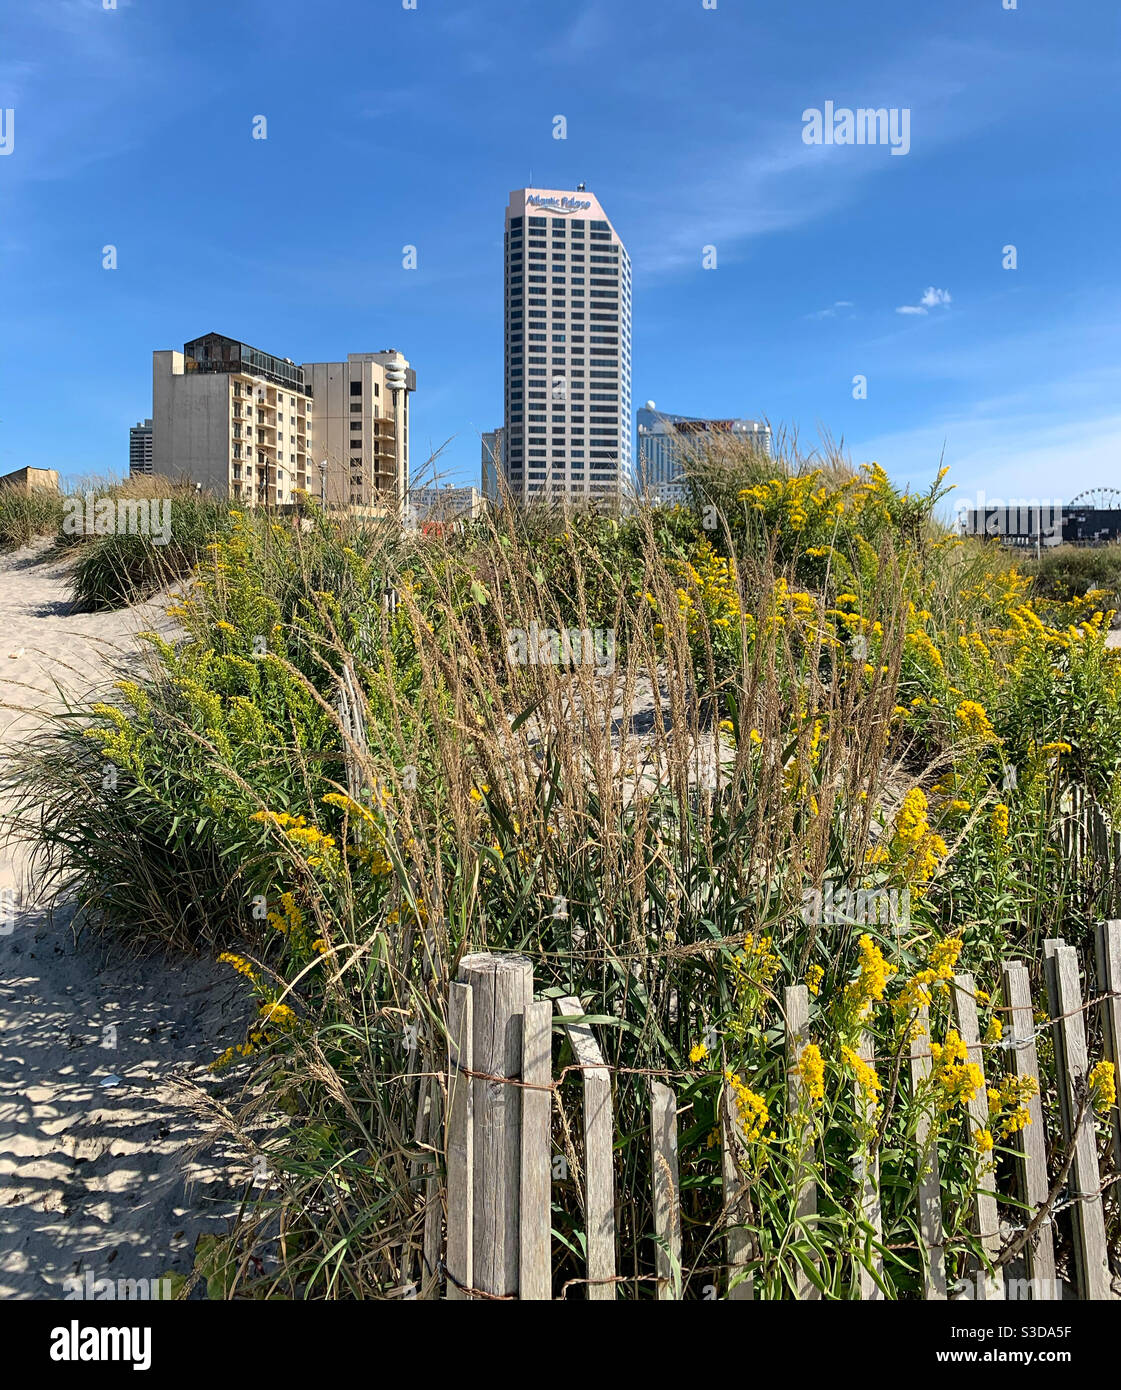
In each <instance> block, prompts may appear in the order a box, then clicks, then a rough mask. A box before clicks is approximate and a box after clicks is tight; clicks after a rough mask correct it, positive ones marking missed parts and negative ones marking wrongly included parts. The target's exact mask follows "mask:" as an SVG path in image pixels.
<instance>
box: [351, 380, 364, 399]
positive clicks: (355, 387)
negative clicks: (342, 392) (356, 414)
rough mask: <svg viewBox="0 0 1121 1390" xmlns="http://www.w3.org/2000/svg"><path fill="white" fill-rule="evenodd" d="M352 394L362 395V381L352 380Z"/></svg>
mask: <svg viewBox="0 0 1121 1390" xmlns="http://www.w3.org/2000/svg"><path fill="white" fill-rule="evenodd" d="M350 394H351V395H352V396H360V395H361V394H362V383H361V382H360V381H352V382H351V383H350Z"/></svg>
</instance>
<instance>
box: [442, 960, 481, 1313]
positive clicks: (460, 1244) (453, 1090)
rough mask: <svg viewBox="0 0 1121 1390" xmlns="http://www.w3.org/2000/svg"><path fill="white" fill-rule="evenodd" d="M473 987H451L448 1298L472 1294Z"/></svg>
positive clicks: (459, 1297) (448, 1137)
mask: <svg viewBox="0 0 1121 1390" xmlns="http://www.w3.org/2000/svg"><path fill="white" fill-rule="evenodd" d="M471 1025H472V1020H471V988H470V986H469V985H461V984H452V985H449V987H448V1129H447V1171H448V1211H447V1225H448V1252H447V1270H448V1298H449V1299H452V1300H458V1299H463V1298H469V1297H470V1295H469V1294H468V1293H466V1292H465V1290H467V1289H471V1288H474V1279H473V1277H472V1274H473V1271H472V1254H473V1240H472V1226H473V1224H474V1222H473V1218H474V1195H475V1194H474V1182H473V1181H472V1170H473V1167H474V1152H475V1130H474V1108H475V1107H474V1093H473V1090H472V1086H471V1078H470V1075H469V1073H470V1071H471V1069H472V1068H471V1033H472V1027H471Z"/></svg>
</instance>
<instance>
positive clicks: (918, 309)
mask: <svg viewBox="0 0 1121 1390" xmlns="http://www.w3.org/2000/svg"><path fill="white" fill-rule="evenodd" d="M952 298H953V296H952V295H951V294H950V291H949V290H936V289H935V288H934V286H933V285H931V286H930V287H929V289H925V290H923V293H922V298H921V299H920V300H919V302H918V303H917V304H900V306H899V308H898V309H896V311H895V312H896V313H897V314H925V313H926V311H927V310H928V309H934V308H936V307H937V306H938V305H939V304H940V305H942V307H943V308H945V307H946V306H947V305H948V304H950V302H951V301H952Z"/></svg>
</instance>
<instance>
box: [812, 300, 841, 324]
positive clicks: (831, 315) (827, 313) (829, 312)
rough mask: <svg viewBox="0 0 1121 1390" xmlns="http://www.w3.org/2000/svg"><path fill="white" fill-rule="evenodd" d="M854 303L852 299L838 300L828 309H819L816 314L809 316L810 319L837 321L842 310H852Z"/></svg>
mask: <svg viewBox="0 0 1121 1390" xmlns="http://www.w3.org/2000/svg"><path fill="white" fill-rule="evenodd" d="M852 307H853V303H852V300H851V299H836V300H834V301H833V303H832V304H830V306H829V308H828V309H818V310H817V311H816V312H815V313H812V314H807V315H806V318H808V319H835V318H836V317H837V316H838V315H839V314H840V313H841V310H842V309H851V308H852Z"/></svg>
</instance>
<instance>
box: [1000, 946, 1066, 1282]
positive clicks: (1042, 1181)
mask: <svg viewBox="0 0 1121 1390" xmlns="http://www.w3.org/2000/svg"><path fill="white" fill-rule="evenodd" d="M1002 970H1003V986H1004V1001H1005V1003H1006V1005H1007V1006H1008V1011H1009V1028H1008V1043H1009V1046H1010V1047H1011V1049H1012V1070H1013V1072H1014V1073H1015V1075H1016V1076H1017V1077H1018V1078H1020V1079H1024V1078H1026V1077H1031V1078H1032V1079H1033V1080H1035V1081H1036V1082H1038V1081H1039V1056H1038V1053H1037V1052H1036V1046H1035V1016H1034V1013H1033V1011H1032V1006H1031V982H1030V979H1029V977H1028V970H1027V966H1026V965H1024V964H1023V962H1022V961H1018V960H1006V961H1005V962H1004V964H1003V967H1002ZM1027 1111H1028V1123H1027V1124H1026V1125H1025V1126H1024V1128H1023V1129H1022V1130H1020V1132H1019V1133H1018V1134H1017V1135H1015V1138H1014V1142H1015V1146H1016V1148H1017V1149H1018V1151H1019V1154H1020V1163H1019V1167H1020V1178H1021V1183H1020V1187H1021V1191H1020V1196H1021V1198H1022V1199H1023V1201H1024V1204H1025V1206H1026V1207H1027V1212H1026V1213H1025V1215H1024V1217H1023V1220H1024V1222H1025V1224H1027V1223H1029V1222H1030V1221H1032V1220H1033V1219H1034V1218H1035V1216H1036V1213H1037V1212H1038V1211H1039V1209H1040V1208H1041V1207H1042V1206H1043V1205H1044V1204H1045V1202H1046V1201H1047V1194H1048V1192H1049V1190H1050V1183H1049V1182H1048V1179H1047V1134H1046V1132H1045V1130H1044V1128H1043V1106H1042V1103H1041V1101H1040V1096H1039V1090H1038V1088H1037V1090H1036V1093H1035V1095H1034V1096H1032V1097H1030V1099H1029V1100H1028V1102H1027ZM1026 1253H1027V1263H1028V1274H1029V1276H1030V1277H1031V1279H1032V1280H1033V1284H1032V1297H1033V1298H1037V1299H1054V1298H1057V1297H1058V1296H1059V1295H1058V1283H1057V1280H1056V1277H1055V1240H1054V1223H1053V1221H1052V1219H1051V1217H1050V1216H1048V1218H1047V1219H1046V1221H1044V1222H1043V1223H1042V1224H1041V1225H1040V1227H1039V1230H1038V1231H1036V1233H1035V1235H1034V1236H1033V1237H1032V1239H1031V1240H1030V1241H1029V1242H1028V1246H1027V1252H1026Z"/></svg>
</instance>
